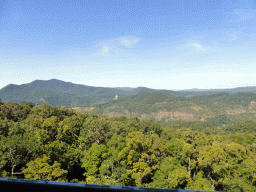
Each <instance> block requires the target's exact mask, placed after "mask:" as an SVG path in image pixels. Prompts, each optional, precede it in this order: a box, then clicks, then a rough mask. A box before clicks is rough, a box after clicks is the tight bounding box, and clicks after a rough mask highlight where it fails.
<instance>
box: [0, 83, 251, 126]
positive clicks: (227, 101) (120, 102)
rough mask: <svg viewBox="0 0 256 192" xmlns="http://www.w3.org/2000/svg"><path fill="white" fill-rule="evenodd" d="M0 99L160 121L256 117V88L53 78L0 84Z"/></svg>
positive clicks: (214, 122) (215, 122) (219, 122)
mask: <svg viewBox="0 0 256 192" xmlns="http://www.w3.org/2000/svg"><path fill="white" fill-rule="evenodd" d="M117 95H118V97H117ZM0 99H1V100H2V101H3V102H15V103H18V104H20V103H21V102H23V101H29V102H33V103H34V104H39V105H40V104H44V103H46V104H48V105H51V106H54V107H58V106H66V107H68V108H73V109H74V110H76V111H77V112H81V113H85V112H87V113H97V114H101V115H104V114H105V115H107V116H112V117H114V116H127V117H138V118H140V119H149V118H152V119H153V120H155V121H159V122H162V123H167V122H168V123H170V122H175V121H179V120H185V121H204V122H207V123H210V124H212V125H225V124H229V123H234V122H236V121H239V120H256V118H255V117H256V116H255V114H256V103H255V101H256V87H238V88H233V89H211V90H200V89H190V90H182V91H172V90H158V89H149V88H146V87H137V88H131V87H116V88H111V87H109V88H107V87H93V86H86V85H79V84H74V83H70V82H65V81H61V80H57V79H51V80H47V81H45V80H35V81H33V82H31V83H28V84H22V85H15V84H9V85H7V86H6V87H4V88H2V89H0Z"/></svg>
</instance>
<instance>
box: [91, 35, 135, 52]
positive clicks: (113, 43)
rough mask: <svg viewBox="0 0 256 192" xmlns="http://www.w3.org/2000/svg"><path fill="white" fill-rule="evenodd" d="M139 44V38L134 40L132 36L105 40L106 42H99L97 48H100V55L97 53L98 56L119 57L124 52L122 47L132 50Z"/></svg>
mask: <svg viewBox="0 0 256 192" xmlns="http://www.w3.org/2000/svg"><path fill="white" fill-rule="evenodd" d="M138 42H139V38H133V37H130V36H128V37H118V38H110V39H105V40H104V41H99V42H98V43H97V44H96V46H98V47H99V51H98V53H96V55H104V56H110V55H117V54H119V53H121V52H124V49H123V48H122V46H124V47H126V48H131V47H133V46H134V45H135V44H137V43H138Z"/></svg>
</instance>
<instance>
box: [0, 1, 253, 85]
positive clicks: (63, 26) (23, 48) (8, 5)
mask: <svg viewBox="0 0 256 192" xmlns="http://www.w3.org/2000/svg"><path fill="white" fill-rule="evenodd" d="M255 8H256V5H255V1H252V0H251V1H246V0H242V1H235V0H229V1H224V0H222V1H218V0H216V1H205V0H192V1H188V0H179V1H171V0H143V1H140V0H134V1H132V0H88V1H86V0H73V1H72V0H48V1H47V0H30V1H28V0H1V1H0V88H3V87H4V86H6V85H8V84H10V83H12V84H18V85H20V84H24V83H30V82H32V81H34V80H37V79H39V80H49V79H60V80H63V81H68V82H73V83H77V84H84V85H89V86H99V87H139V86H143V87H148V88H154V89H168V90H182V89H191V88H200V89H214V88H233V87H242V86H256V75H255V74H256V54H255V53H256V33H255V31H256V25H255V24H256V22H255V21H256V9H255Z"/></svg>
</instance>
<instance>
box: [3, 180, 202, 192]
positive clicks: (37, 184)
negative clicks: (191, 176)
mask: <svg viewBox="0 0 256 192" xmlns="http://www.w3.org/2000/svg"><path fill="white" fill-rule="evenodd" d="M14 189H15V190H17V189H18V190H19V191H22V190H25V191H27V190H35V191H36V190H37V191H39V190H50V191H51V190H63V189H64V190H65V191H66V190H72V192H79V191H122V192H125V191H127V192H130V191H150V192H155V191H156V192H164V191H166V192H206V191H200V190H183V189H155V188H142V187H122V186H108V185H88V184H81V183H70V182H53V181H35V180H26V179H11V178H4V177H0V191H3V192H5V191H6V192H11V190H14ZM61 192H62V191H61Z"/></svg>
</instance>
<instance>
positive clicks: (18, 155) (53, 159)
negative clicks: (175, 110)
mask: <svg viewBox="0 0 256 192" xmlns="http://www.w3.org/2000/svg"><path fill="white" fill-rule="evenodd" d="M255 130H256V122H255V121H240V122H237V123H236V124H232V125H228V126H225V127H213V126H210V125H206V124H204V123H202V122H200V121H197V122H193V121H191V122H188V121H179V122H177V123H176V124H173V125H171V126H164V125H162V124H160V123H158V122H154V121H153V120H139V119H138V118H127V117H125V116H122V117H112V118H110V117H107V116H100V115H98V114H87V113H85V114H80V113H76V112H75V111H74V110H71V109H68V108H65V107H52V106H49V105H46V104H43V105H35V106H34V105H33V103H31V102H23V103H20V104H16V103H13V102H9V103H3V102H0V176H1V177H14V178H26V179H34V180H49V181H69V182H80V183H87V184H102V185H120V186H141V187H151V188H172V189H196V190H212V191H214V190H225V191H241V190H242V191H256V175H255V173H256V154H255V151H256V141H255V136H256V134H255Z"/></svg>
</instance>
